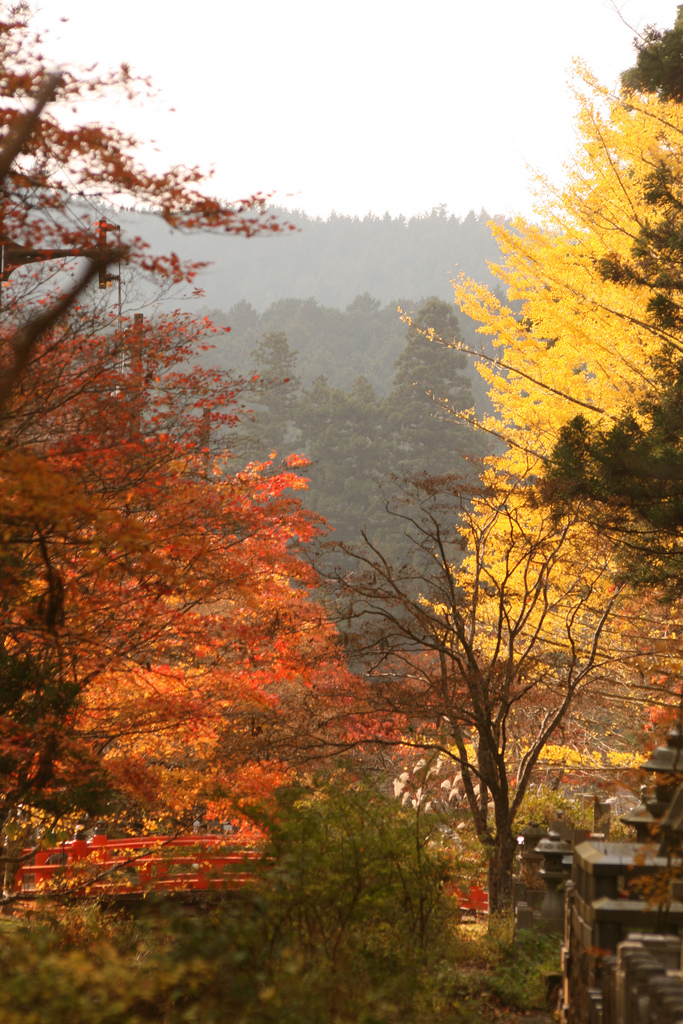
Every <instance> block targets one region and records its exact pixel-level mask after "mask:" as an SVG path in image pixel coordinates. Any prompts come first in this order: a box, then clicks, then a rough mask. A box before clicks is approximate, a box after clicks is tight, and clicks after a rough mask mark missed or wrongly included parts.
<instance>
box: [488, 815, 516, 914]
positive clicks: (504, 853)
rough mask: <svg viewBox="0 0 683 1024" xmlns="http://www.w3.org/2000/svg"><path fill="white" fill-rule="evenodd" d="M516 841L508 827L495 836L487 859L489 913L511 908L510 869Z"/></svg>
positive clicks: (513, 859)
mask: <svg viewBox="0 0 683 1024" xmlns="http://www.w3.org/2000/svg"><path fill="white" fill-rule="evenodd" d="M516 849H517V841H516V839H515V837H514V836H513V834H512V830H511V829H510V828H507V829H501V830H499V831H498V834H497V836H496V840H495V844H494V847H493V856H492V857H491V859H490V860H489V868H488V872H489V913H491V914H496V913H501V912H503V911H506V910H510V909H511V908H512V871H513V867H514V861H515V852H516Z"/></svg>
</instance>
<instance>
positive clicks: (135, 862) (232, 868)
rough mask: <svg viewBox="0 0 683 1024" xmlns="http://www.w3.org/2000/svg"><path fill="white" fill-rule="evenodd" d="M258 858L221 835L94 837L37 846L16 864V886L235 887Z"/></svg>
mask: <svg viewBox="0 0 683 1024" xmlns="http://www.w3.org/2000/svg"><path fill="white" fill-rule="evenodd" d="M27 852H28V851H27ZM259 859H260V857H259V854H257V853H253V852H251V851H247V850H239V849H235V848H234V847H229V846H227V844H226V842H225V838H224V837H223V836H183V837H178V838H174V837H170V836H145V837H143V838H129V837H127V838H124V839H107V838H106V836H93V838H92V839H88V840H85V839H74V840H72V841H71V842H65V843H61V844H60V845H59V846H54V847H51V848H50V849H47V850H39V851H38V852H37V853H36V854H35V855H34V856H33V857H31V859H30V861H27V862H25V863H24V864H23V865H22V866H21V867H20V868H19V870H18V871H17V874H16V877H15V886H16V888H17V889H18V890H20V891H23V892H33V891H36V890H40V889H45V888H53V887H54V886H55V885H59V886H66V887H67V888H69V889H74V890H81V889H84V890H87V892H88V893H92V894H98V895H99V894H104V893H135V892H143V891H145V890H148V889H152V890H160V891H164V892H169V891H174V890H181V891H182V890H190V889H226V888H227V889H234V888H238V887H239V886H241V885H244V883H245V882H247V881H249V880H250V879H251V878H252V873H251V872H250V870H249V868H250V866H252V865H253V862H254V861H256V860H259Z"/></svg>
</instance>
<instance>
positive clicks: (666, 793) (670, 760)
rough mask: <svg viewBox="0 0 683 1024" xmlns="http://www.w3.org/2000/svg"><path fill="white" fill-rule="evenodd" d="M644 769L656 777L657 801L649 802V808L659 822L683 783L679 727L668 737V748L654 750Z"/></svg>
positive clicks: (643, 766)
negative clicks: (677, 788) (678, 787)
mask: <svg viewBox="0 0 683 1024" xmlns="http://www.w3.org/2000/svg"><path fill="white" fill-rule="evenodd" d="M642 768H643V771H646V772H652V773H653V774H654V777H655V799H654V800H648V803H647V806H648V808H649V810H650V811H651V812H652V814H653V816H654V818H655V819H656V820H657V821H659V819H660V818H661V817H662V816H663V815H664V813H665V811H666V809H667V808H668V806H669V804H670V803H671V800H672V798H673V795H674V792H675V790H676V787H677V786H679V785H680V784H681V782H683V732H681V727H680V726H679V725H677V726H676V727H675V728H674V729H672V730H671V732H670V733H669V735H668V736H667V738H666V746H664V747H657V749H656V750H653V751H652V753H651V754H650V757H649V758H648V760H647V761H646V762H645V764H644V765H642Z"/></svg>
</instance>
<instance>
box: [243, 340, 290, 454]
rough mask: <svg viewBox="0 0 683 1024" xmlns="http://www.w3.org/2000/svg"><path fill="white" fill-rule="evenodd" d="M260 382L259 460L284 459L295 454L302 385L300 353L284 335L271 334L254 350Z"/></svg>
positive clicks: (257, 417)
mask: <svg viewBox="0 0 683 1024" xmlns="http://www.w3.org/2000/svg"><path fill="white" fill-rule="evenodd" d="M251 357H252V359H253V360H254V364H255V370H254V373H255V374H258V378H259V379H258V381H257V382H256V401H255V404H254V418H255V427H254V430H253V432H252V434H253V437H254V441H255V444H256V450H257V452H258V457H259V458H264V457H266V456H267V455H268V454H269V453H270V452H271V451H276V452H277V453H278V455H279V456H280V457H284V456H285V455H289V454H290V453H291V452H292V451H294V450H295V447H294V442H295V431H294V428H293V420H294V417H295V407H296V403H297V399H298V392H299V389H300V387H301V381H300V380H299V378H298V377H297V375H296V363H297V353H296V352H293V351H292V350H291V349H290V347H289V343H288V341H287V335H286V334H284V333H283V332H282V331H271V332H269V333H268V334H265V335H264V336H263V339H262V340H261V341H260V342H259V343H258V345H257V346H256V348H254V349H252V351H251Z"/></svg>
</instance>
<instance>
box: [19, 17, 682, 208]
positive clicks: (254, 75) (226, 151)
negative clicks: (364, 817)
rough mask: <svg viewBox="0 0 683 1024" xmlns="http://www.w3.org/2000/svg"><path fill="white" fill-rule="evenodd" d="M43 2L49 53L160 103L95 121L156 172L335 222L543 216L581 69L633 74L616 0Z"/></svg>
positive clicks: (567, 145) (562, 157)
mask: <svg viewBox="0 0 683 1024" xmlns="http://www.w3.org/2000/svg"><path fill="white" fill-rule="evenodd" d="M38 4H39V5H40V6H39V10H38V12H37V13H36V15H35V17H34V26H35V27H36V28H39V29H41V30H43V29H46V30H49V31H48V34H47V36H46V38H45V42H44V47H43V49H44V53H45V54H46V56H48V57H50V58H52V59H53V60H55V61H56V62H60V61H62V62H64V61H69V62H75V63H77V64H92V63H94V62H98V64H99V65H100V67H102V68H104V67H109V66H114V65H117V64H119V63H121V62H122V61H125V62H127V63H129V64H131V65H132V67H133V68H134V70H135V71H137V72H139V73H144V74H148V75H150V76H151V77H152V79H153V81H154V84H155V86H156V87H157V89H158V91H159V95H158V98H157V99H156V100H154V101H152V102H150V101H147V102H145V103H144V104H142V105H139V106H138V107H137V108H136V109H131V108H129V107H126V106H125V105H119V106H117V107H112V106H105V105H104V104H102V103H100V104H99V105H98V106H97V107H93V108H92V109H89V110H88V118H89V119H93V120H94V119H97V120H107V121H115V122H116V123H117V124H118V125H119V126H120V127H122V128H127V129H131V130H133V131H134V132H135V133H136V134H137V135H138V137H140V138H141V139H144V140H152V139H153V140H154V141H155V143H156V147H157V149H158V150H159V154H154V153H153V151H152V150H151V149H150V150H147V151H146V153H145V159H146V160H147V162H148V163H151V162H157V166H158V161H160V160H162V159H163V161H165V162H166V163H185V164H192V165H194V164H199V165H200V166H201V167H203V168H205V169H209V168H213V171H214V178H213V182H212V185H211V191H212V192H213V193H214V194H216V195H219V196H221V197H223V198H226V199H236V198H239V197H242V196H244V195H247V194H250V193H251V192H254V191H257V190H261V191H265V192H275V193H276V198H275V201H276V202H278V203H279V204H280V205H285V206H289V207H298V208H300V209H303V210H306V211H307V212H308V213H310V214H314V215H321V216H327V215H328V214H329V213H330V212H331V211H332V210H336V211H337V212H338V213H351V214H358V215H361V216H362V215H364V214H366V213H368V212H370V211H371V212H373V213H377V214H383V213H384V212H385V211H387V210H388V211H389V212H390V213H391V214H393V215H397V214H399V213H403V214H406V215H410V214H414V213H420V212H423V211H425V210H429V209H431V208H432V207H433V206H435V205H437V204H440V203H445V204H446V206H447V207H448V209H449V210H450V211H451V212H453V213H456V214H459V215H464V214H466V213H467V212H468V211H469V210H470V209H474V210H475V211H477V212H478V211H479V210H480V209H481V208H485V209H486V210H488V212H489V213H490V214H495V213H506V214H510V213H515V212H520V213H529V212H530V211H531V204H532V200H531V192H530V187H529V182H530V177H531V173H530V170H529V168H532V169H534V170H538V171H541V172H543V173H545V174H548V175H549V176H550V177H551V178H552V179H553V180H554V181H559V180H560V178H561V173H562V172H561V168H562V164H563V163H564V162H565V161H567V160H568V159H570V157H571V154H572V152H573V149H574V131H573V113H574V101H573V98H572V96H571V93H570V90H569V87H568V81H569V78H570V71H571V61H572V58H573V57H580V58H582V59H583V60H584V61H586V62H587V63H588V65H589V66H590V67H591V68H592V70H593V71H594V72H595V73H596V74H597V75H598V77H599V78H600V80H601V81H603V82H605V83H608V84H611V83H614V82H615V81H616V79H617V77H618V74H619V72H620V71H622V70H624V69H625V68H626V67H629V66H630V65H631V64H632V63H633V61H634V52H633V50H632V46H631V44H632V39H633V34H634V33H633V31H632V30H631V29H630V28H628V27H627V26H626V25H625V24H624V23H623V22H622V20H620V18H619V16H618V14H617V13H616V11H615V9H614V5H613V4H612V3H610V0H570V2H567V0H479V2H478V3H477V2H476V0H419V2H415V0H413V2H405V0H345V2H344V3H342V4H332V3H329V2H325V0H240V2H235V0H200V2H198V3H197V4H196V6H195V5H194V4H192V3H189V2H188V0H184V2H183V3H177V2H175V0H116V3H105V4H102V3H97V2H95V0H38ZM617 6H618V8H619V10H620V11H621V14H622V16H623V18H624V19H625V21H626V22H628V23H629V24H630V25H632V26H633V28H634V29H639V30H642V28H643V27H644V26H645V25H646V24H652V23H655V24H657V25H658V26H659V27H661V28H669V27H671V25H672V24H673V22H674V19H675V15H676V8H677V3H676V0H617ZM61 19H67V20H66V21H62V20H61ZM169 108H174V109H175V112H171V110H170V109H169Z"/></svg>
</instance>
